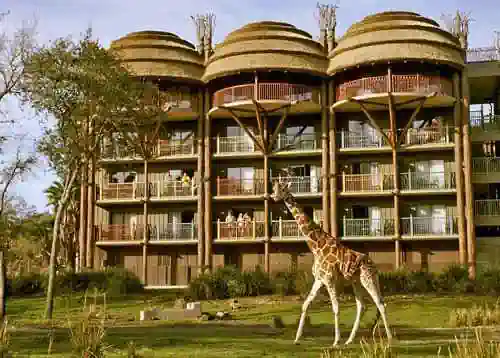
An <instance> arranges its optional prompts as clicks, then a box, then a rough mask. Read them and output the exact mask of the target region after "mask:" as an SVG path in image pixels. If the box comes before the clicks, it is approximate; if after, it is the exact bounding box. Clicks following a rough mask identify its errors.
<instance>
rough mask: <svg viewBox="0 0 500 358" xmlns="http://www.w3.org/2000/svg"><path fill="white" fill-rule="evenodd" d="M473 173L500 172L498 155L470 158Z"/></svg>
mask: <svg viewBox="0 0 500 358" xmlns="http://www.w3.org/2000/svg"><path fill="white" fill-rule="evenodd" d="M472 173H473V174H484V175H487V174H491V173H500V157H479V158H472Z"/></svg>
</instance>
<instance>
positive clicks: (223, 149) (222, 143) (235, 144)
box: [215, 136, 258, 154]
mask: <svg viewBox="0 0 500 358" xmlns="http://www.w3.org/2000/svg"><path fill="white" fill-rule="evenodd" d="M257 149H258V148H257V146H255V144H254V143H253V141H252V139H251V138H249V137H246V136H233V137H216V138H215V152H216V153H218V154H223V153H233V154H236V153H253V152H255V151H257Z"/></svg>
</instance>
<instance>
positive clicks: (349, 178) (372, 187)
mask: <svg viewBox="0 0 500 358" xmlns="http://www.w3.org/2000/svg"><path fill="white" fill-rule="evenodd" d="M393 189H394V178H393V175H392V174H381V173H379V174H345V173H342V195H349V196H350V195H367V194H370V195H386V194H391V193H392V190H393Z"/></svg>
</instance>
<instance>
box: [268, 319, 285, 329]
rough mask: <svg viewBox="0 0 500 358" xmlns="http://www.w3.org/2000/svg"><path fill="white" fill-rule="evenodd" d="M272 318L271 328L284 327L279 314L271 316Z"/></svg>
mask: <svg viewBox="0 0 500 358" xmlns="http://www.w3.org/2000/svg"><path fill="white" fill-rule="evenodd" d="M272 320H273V321H272V324H271V326H272V327H273V328H285V324H284V323H283V320H282V319H281V317H280V316H273V318H272Z"/></svg>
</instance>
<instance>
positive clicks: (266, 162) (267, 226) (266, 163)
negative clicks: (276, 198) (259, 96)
mask: <svg viewBox="0 0 500 358" xmlns="http://www.w3.org/2000/svg"><path fill="white" fill-rule="evenodd" d="M268 126H269V122H268V120H267V116H265V117H264V133H263V139H264V141H263V142H264V143H265V147H266V146H267V143H268ZM264 190H265V191H264V236H265V238H266V239H265V240H266V241H265V242H264V269H265V271H266V272H270V270H271V262H270V259H269V255H270V254H269V249H270V247H269V246H270V244H271V230H270V228H271V225H270V222H269V217H270V216H271V213H270V210H269V200H270V199H271V196H270V194H269V153H267V148H266V152H264Z"/></svg>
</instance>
